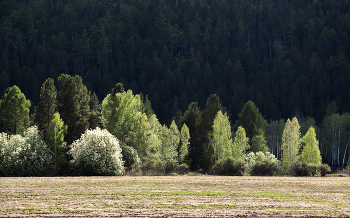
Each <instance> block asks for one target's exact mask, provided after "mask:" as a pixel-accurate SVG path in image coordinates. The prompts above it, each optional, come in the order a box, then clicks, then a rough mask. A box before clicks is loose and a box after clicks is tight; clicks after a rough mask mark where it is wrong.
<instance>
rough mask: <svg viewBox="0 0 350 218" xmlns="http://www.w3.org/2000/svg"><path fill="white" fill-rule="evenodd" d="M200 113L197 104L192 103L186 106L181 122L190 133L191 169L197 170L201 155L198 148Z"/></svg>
mask: <svg viewBox="0 0 350 218" xmlns="http://www.w3.org/2000/svg"><path fill="white" fill-rule="evenodd" d="M201 113H202V112H201V111H200V109H199V107H198V103H197V102H192V103H190V105H189V106H188V109H187V110H186V112H185V114H184V119H183V122H184V123H186V124H187V126H188V129H189V131H190V137H191V139H190V148H189V159H190V162H191V169H192V170H197V169H199V158H200V157H199V155H200V154H201V153H202V151H201V147H200V143H201V142H200V134H199V132H200V120H201Z"/></svg>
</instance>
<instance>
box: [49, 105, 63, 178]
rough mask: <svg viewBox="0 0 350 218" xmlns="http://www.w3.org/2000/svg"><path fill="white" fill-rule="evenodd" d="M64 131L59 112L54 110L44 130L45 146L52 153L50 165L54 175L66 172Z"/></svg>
mask: <svg viewBox="0 0 350 218" xmlns="http://www.w3.org/2000/svg"><path fill="white" fill-rule="evenodd" d="M66 132H67V126H65V125H64V122H63V120H62V119H61V117H60V114H59V113H58V112H56V113H55V114H54V115H53V116H52V119H51V120H50V124H49V126H48V128H47V132H46V141H47V146H48V147H49V149H50V151H51V153H52V154H53V155H52V156H53V158H52V160H51V163H52V165H51V166H52V168H53V175H55V176H57V175H64V174H67V172H64V171H65V170H66V169H68V162H67V159H66V151H67V143H66V142H65V141H64V136H65V134H66Z"/></svg>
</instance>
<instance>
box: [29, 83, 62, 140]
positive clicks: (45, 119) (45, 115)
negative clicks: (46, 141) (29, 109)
mask: <svg viewBox="0 0 350 218" xmlns="http://www.w3.org/2000/svg"><path fill="white" fill-rule="evenodd" d="M54 83H55V81H54V80H53V79H52V78H48V79H46V80H45V82H44V83H43V85H42V86H41V89H40V102H39V104H38V107H37V108H36V111H35V118H34V123H35V124H36V125H37V126H38V129H39V130H40V131H42V132H43V134H44V135H46V132H47V129H48V128H49V125H50V121H51V119H52V116H53V115H54V113H55V111H56V106H57V99H56V98H57V91H56V87H55V84H54Z"/></svg>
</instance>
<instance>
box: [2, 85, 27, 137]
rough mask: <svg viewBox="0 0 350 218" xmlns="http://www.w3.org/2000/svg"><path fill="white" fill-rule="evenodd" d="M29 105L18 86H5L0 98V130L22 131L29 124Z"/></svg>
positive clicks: (12, 132) (13, 132) (14, 132)
mask: <svg viewBox="0 0 350 218" xmlns="http://www.w3.org/2000/svg"><path fill="white" fill-rule="evenodd" d="M30 105H31V104H30V101H29V100H27V99H26V97H25V95H24V94H23V93H22V92H21V90H20V89H19V88H18V86H16V85H15V86H12V87H9V88H7V89H6V91H5V93H4V96H3V98H2V99H1V100H0V114H1V117H0V132H6V133H9V134H21V133H23V132H24V131H25V130H26V129H27V127H28V126H29V108H30Z"/></svg>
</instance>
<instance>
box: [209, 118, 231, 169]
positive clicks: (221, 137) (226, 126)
mask: <svg viewBox="0 0 350 218" xmlns="http://www.w3.org/2000/svg"><path fill="white" fill-rule="evenodd" d="M212 134H213V136H212V138H211V145H212V146H213V148H214V155H213V157H214V163H216V162H217V161H219V160H222V159H228V158H232V146H233V143H232V133H231V125H230V121H229V120H228V117H227V114H223V113H222V112H221V111H218V113H217V114H216V117H215V119H214V125H213V133H212Z"/></svg>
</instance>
